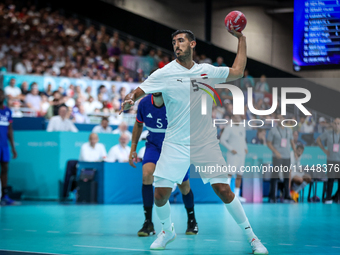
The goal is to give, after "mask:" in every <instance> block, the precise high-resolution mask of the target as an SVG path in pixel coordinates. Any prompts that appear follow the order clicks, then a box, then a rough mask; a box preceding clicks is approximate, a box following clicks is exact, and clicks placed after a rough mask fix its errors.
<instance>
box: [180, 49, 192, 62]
mask: <svg viewBox="0 0 340 255" xmlns="http://www.w3.org/2000/svg"><path fill="white" fill-rule="evenodd" d="M189 58H191V52H190V48H189V49H187V50H185V51H183V54H182V55H180V56H177V59H178V60H179V61H181V62H184V61H186V60H188V59H189Z"/></svg>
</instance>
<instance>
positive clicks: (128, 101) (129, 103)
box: [119, 99, 135, 115]
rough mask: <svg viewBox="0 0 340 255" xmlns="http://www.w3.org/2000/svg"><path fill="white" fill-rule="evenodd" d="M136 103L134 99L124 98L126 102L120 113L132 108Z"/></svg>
mask: <svg viewBox="0 0 340 255" xmlns="http://www.w3.org/2000/svg"><path fill="white" fill-rule="evenodd" d="M134 104H135V102H134V101H133V100H132V99H127V100H124V102H123V103H122V107H121V109H120V111H119V115H120V114H121V113H122V112H123V111H126V110H129V109H130V108H131V106H133V105H134Z"/></svg>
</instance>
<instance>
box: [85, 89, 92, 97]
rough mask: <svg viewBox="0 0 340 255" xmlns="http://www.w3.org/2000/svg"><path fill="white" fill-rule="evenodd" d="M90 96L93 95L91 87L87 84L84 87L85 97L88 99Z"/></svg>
mask: <svg viewBox="0 0 340 255" xmlns="http://www.w3.org/2000/svg"><path fill="white" fill-rule="evenodd" d="M90 96H93V95H92V88H91V87H90V86H88V87H87V88H86V89H85V99H86V100H88V99H89V97H90Z"/></svg>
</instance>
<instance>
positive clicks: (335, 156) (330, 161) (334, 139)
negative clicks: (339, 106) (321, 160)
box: [316, 118, 340, 204]
mask: <svg viewBox="0 0 340 255" xmlns="http://www.w3.org/2000/svg"><path fill="white" fill-rule="evenodd" d="M322 142H325V143H326V145H327V149H325V147H324V146H323V144H322ZM316 143H317V144H318V146H319V147H320V148H321V150H322V151H323V152H324V153H325V154H326V155H327V165H328V166H329V167H328V168H327V170H328V172H327V177H328V181H327V196H326V199H325V204H332V203H333V200H332V192H333V184H334V178H338V186H339V184H340V183H339V180H340V179H339V173H336V172H335V169H333V171H331V170H330V169H331V167H330V166H331V165H333V166H334V167H335V166H337V167H339V164H340V148H339V147H340V118H336V119H335V120H334V122H333V130H327V131H325V132H324V133H322V135H320V136H319V137H318V138H317V139H316ZM329 170H330V171H329Z"/></svg>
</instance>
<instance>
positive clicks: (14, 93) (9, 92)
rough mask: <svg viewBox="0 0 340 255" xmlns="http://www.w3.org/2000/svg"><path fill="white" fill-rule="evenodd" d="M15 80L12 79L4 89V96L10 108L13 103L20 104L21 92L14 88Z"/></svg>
mask: <svg viewBox="0 0 340 255" xmlns="http://www.w3.org/2000/svg"><path fill="white" fill-rule="evenodd" d="M15 82H16V80H15V79H14V78H12V79H10V81H9V86H7V87H5V95H6V97H7V99H8V106H9V107H12V106H13V105H14V103H15V102H19V103H20V99H21V90H20V89H19V88H18V87H16V86H15Z"/></svg>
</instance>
